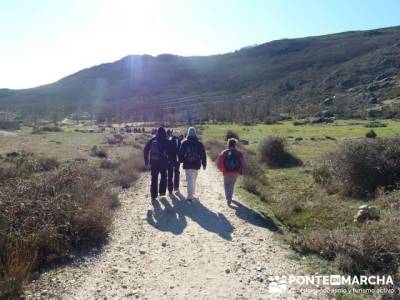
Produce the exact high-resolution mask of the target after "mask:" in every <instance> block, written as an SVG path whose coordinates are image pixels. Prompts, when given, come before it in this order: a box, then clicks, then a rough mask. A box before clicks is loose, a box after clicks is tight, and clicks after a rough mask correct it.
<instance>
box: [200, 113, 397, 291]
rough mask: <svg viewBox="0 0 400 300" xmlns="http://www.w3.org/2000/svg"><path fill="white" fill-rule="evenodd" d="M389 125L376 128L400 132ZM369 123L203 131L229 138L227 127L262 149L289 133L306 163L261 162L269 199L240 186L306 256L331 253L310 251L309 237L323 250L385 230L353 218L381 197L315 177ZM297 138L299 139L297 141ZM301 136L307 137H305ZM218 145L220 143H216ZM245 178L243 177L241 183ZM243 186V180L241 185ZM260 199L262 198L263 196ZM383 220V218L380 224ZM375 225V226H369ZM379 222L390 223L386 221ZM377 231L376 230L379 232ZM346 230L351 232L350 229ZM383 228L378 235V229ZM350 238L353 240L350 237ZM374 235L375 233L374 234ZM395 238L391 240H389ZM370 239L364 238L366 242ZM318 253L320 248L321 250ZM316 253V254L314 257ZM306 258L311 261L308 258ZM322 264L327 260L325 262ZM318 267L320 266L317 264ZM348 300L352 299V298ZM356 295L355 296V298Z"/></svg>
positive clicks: (383, 133) (351, 268) (337, 261)
mask: <svg viewBox="0 0 400 300" xmlns="http://www.w3.org/2000/svg"><path fill="white" fill-rule="evenodd" d="M382 122H383V123H385V124H386V127H379V128H373V130H374V131H375V132H376V133H377V136H378V137H393V136H399V135H400V122H397V121H393V120H384V121H382ZM367 123H368V122H367V121H363V120H357V121H352V120H339V121H336V122H335V123H334V124H327V125H325V124H315V125H301V126H294V125H293V124H292V123H291V122H282V123H281V124H273V125H264V124H259V125H254V126H243V125H238V124H226V125H204V126H203V127H202V130H201V133H202V137H203V139H204V140H214V139H216V140H219V141H224V139H225V133H226V131H227V130H233V131H235V132H236V133H237V134H238V135H239V137H240V139H244V140H248V141H249V145H248V146H241V147H244V148H245V149H251V150H255V151H257V149H258V146H259V142H260V141H261V140H262V139H263V138H265V137H267V136H280V137H284V138H285V139H286V141H287V148H288V150H289V151H290V152H291V153H293V154H294V155H295V156H297V157H298V158H300V159H301V160H302V161H303V165H301V166H297V167H291V168H271V167H268V166H267V165H265V164H262V163H260V165H261V166H262V168H263V169H264V172H265V176H266V188H265V189H264V191H265V192H264V193H265V194H264V195H262V197H261V198H264V199H265V200H264V201H260V200H257V198H258V197H255V196H254V195H249V193H248V192H247V191H244V190H243V189H239V193H241V194H242V195H246V197H245V198H246V199H247V201H249V202H250V204H251V205H252V206H253V207H254V208H256V209H258V210H259V211H260V212H262V213H265V214H267V215H269V216H271V214H273V218H275V220H277V221H279V222H281V223H282V224H284V225H285V228H287V229H288V230H289V231H288V235H285V236H284V239H286V240H287V241H288V242H289V243H290V244H291V245H292V246H293V247H294V248H295V249H297V250H298V251H299V253H300V254H301V255H308V254H310V253H314V254H317V256H319V255H322V256H324V257H327V255H325V253H323V252H322V250H321V252H320V253H315V252H314V250H313V251H311V252H309V251H308V248H307V247H304V244H305V243H304V241H305V240H307V243H309V242H310V241H311V242H312V243H314V244H312V246H315V248H316V249H324V247H325V246H324V244H325V243H326V242H327V241H329V239H336V238H338V237H340V238H341V239H342V241H338V243H347V242H354V240H358V241H360V243H361V244H360V247H361V245H362V243H363V242H362V241H363V239H365V238H366V239H368V236H369V234H370V233H371V232H375V234H378V235H380V234H381V233H380V231H379V230H380V229H379V230H378V229H376V228H377V227H374V226H375V225H374V224H370V225H360V224H356V223H354V222H353V219H354V216H355V215H356V214H357V212H358V210H359V207H360V206H361V205H363V204H369V205H375V204H376V203H377V202H376V201H378V200H377V198H375V197H368V198H365V197H364V198H353V197H350V196H347V195H345V194H343V193H341V192H338V191H329V190H327V189H326V188H324V187H323V186H321V185H320V184H317V183H316V182H315V180H314V178H313V169H314V167H315V166H316V165H317V164H318V163H319V162H321V161H323V160H324V156H325V155H326V154H327V153H329V152H335V151H336V150H337V149H339V145H341V144H342V143H344V142H345V141H347V140H348V139H356V140H358V138H363V137H365V134H366V132H368V131H369V130H370V129H371V128H367V127H365V125H366V124H367ZM296 138H297V139H296ZM300 138H302V139H300ZM213 143H214V144H215V142H213ZM242 182H243V181H242ZM241 187H242V188H243V183H242V186H241ZM258 199H260V198H258ZM377 224H379V222H378V223H377ZM368 226H370V227H368ZM380 226H383V227H385V226H386V225H385V223H381V225H380ZM342 229H343V230H345V231H344V232H350V233H351V232H353V233H354V234H355V235H351V234H349V235H348V236H347V237H346V236H344V235H342V236H340V235H339V233H340V230H342ZM375 229H376V231H375ZM346 230H347V231H346ZM377 232H379V233H377ZM382 236H385V239H386V241H384V242H382V243H386V242H388V243H391V242H394V241H391V239H390V236H391V235H386V233H385V232H384V231H382ZM348 238H350V239H352V238H354V240H353V241H351V240H347V239H348ZM374 238H375V237H374ZM388 239H390V240H388ZM364 241H365V240H364ZM363 251H365V249H364V250H362V249H361V248H360V249H359V250H358V253H360V256H361V257H362V255H365V260H366V261H367V256H368V255H371V257H372V256H373V255H372V254H367V253H368V250H367V251H366V252H365V254H361V253H362V252H363ZM318 252H319V251H318ZM310 257H312V256H310ZM332 259H334V261H333V266H332V267H333V268H338V269H339V270H341V271H343V272H344V273H347V274H348V273H357V274H360V273H362V272H366V269H363V268H362V267H359V266H357V263H353V262H351V263H349V261H350V260H346V259H347V258H346V259H344V260H346V262H343V258H342V257H336V258H334V257H332ZM306 260H307V259H306ZM312 261H314V263H311V265H313V266H314V271H319V272H322V273H323V272H324V271H325V272H326V271H327V270H329V268H331V267H330V266H329V265H325V266H328V267H324V268H322V267H320V266H321V263H315V259H312ZM322 265H323V264H322ZM316 266H318V267H317V268H316ZM349 299H353V298H352V297H350V298H349ZM354 299H355V298H354Z"/></svg>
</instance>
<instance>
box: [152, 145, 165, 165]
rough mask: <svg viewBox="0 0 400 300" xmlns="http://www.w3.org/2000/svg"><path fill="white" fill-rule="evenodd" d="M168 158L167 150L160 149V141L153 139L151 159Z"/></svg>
mask: <svg viewBox="0 0 400 300" xmlns="http://www.w3.org/2000/svg"><path fill="white" fill-rule="evenodd" d="M166 158H167V155H166V154H165V151H164V152H162V151H160V142H159V141H157V140H153V141H152V142H151V144H150V160H151V161H161V160H163V159H166Z"/></svg>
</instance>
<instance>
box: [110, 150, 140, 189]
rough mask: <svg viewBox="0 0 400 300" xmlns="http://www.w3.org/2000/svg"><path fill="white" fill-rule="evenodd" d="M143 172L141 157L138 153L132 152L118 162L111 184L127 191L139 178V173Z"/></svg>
mask: <svg viewBox="0 0 400 300" xmlns="http://www.w3.org/2000/svg"><path fill="white" fill-rule="evenodd" d="M145 170H146V168H145V166H144V162H143V159H142V156H141V155H140V154H139V153H138V152H134V153H133V154H132V155H130V156H129V157H126V158H123V159H121V160H120V161H119V162H118V166H117V168H116V169H115V171H114V175H113V183H114V184H116V185H118V186H121V187H122V188H124V189H127V188H129V187H130V186H131V185H132V183H133V182H135V181H136V180H137V179H138V178H139V175H140V172H142V171H145Z"/></svg>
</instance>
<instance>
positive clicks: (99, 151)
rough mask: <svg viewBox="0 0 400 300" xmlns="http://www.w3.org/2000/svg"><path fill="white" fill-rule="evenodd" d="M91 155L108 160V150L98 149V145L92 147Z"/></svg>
mask: <svg viewBox="0 0 400 300" xmlns="http://www.w3.org/2000/svg"><path fill="white" fill-rule="evenodd" d="M90 155H91V156H96V157H98V158H107V157H108V155H107V152H106V150H104V149H102V148H99V147H97V146H96V145H95V146H93V147H92V149H90Z"/></svg>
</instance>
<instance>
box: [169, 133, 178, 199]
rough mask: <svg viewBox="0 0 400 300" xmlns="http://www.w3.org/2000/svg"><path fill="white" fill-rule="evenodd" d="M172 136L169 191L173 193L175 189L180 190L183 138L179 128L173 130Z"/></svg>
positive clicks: (170, 143) (170, 141) (170, 140)
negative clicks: (180, 154)
mask: <svg viewBox="0 0 400 300" xmlns="http://www.w3.org/2000/svg"><path fill="white" fill-rule="evenodd" d="M171 135H172V136H171V138H170V139H169V140H168V191H169V193H170V194H172V192H173V191H176V192H178V191H179V176H180V172H179V168H180V162H179V149H180V147H181V140H180V139H179V136H180V135H181V132H180V131H179V130H173V131H172V133H171Z"/></svg>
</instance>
